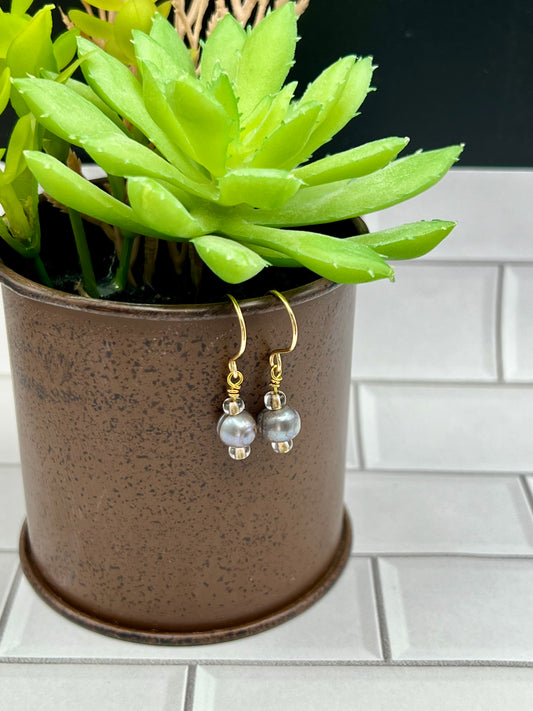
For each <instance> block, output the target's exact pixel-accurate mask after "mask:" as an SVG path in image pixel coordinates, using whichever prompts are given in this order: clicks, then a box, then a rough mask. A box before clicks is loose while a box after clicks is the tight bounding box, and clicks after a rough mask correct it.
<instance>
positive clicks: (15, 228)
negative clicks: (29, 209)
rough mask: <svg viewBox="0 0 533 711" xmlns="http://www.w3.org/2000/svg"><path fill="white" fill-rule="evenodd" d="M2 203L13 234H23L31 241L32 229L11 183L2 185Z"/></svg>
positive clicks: (0, 188) (0, 201)
mask: <svg viewBox="0 0 533 711" xmlns="http://www.w3.org/2000/svg"><path fill="white" fill-rule="evenodd" d="M0 204H1V205H2V207H3V208H4V210H5V214H6V218H7V221H8V224H9V230H10V232H11V234H12V235H23V236H24V238H25V239H27V240H28V241H31V237H32V229H31V227H30V224H29V222H28V218H27V217H26V213H25V212H24V208H23V207H22V204H21V202H20V200H19V199H18V197H17V194H16V193H15V191H14V190H13V187H12V186H11V185H2V186H0ZM24 246H25V245H24Z"/></svg>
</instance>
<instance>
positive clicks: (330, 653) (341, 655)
mask: <svg viewBox="0 0 533 711" xmlns="http://www.w3.org/2000/svg"><path fill="white" fill-rule="evenodd" d="M1 656H6V657H9V658H13V659H20V658H35V659H64V658H71V659H117V660H118V659H130V660H142V659H153V660H167V661H172V660H174V661H179V660H181V661H183V660H208V659H209V660H231V661H234V660H243V661H254V660H264V661H275V660H276V661H277V660H281V661H287V660H288V661H291V660H300V661H312V660H376V659H380V658H381V651H380V641H379V634H378V623H377V613H376V609H375V604H374V595H373V587H372V575H371V569H370V562H369V561H368V560H365V559H356V560H351V561H349V563H348V566H347V569H346V570H345V571H344V573H343V574H342V575H341V577H340V579H339V580H338V581H337V582H336V583H335V585H334V586H333V587H332V589H331V590H330V591H329V592H328V593H327V595H326V596H325V597H324V598H322V599H321V600H319V601H318V602H317V603H316V604H315V605H313V606H312V607H311V608H310V609H309V610H307V611H306V612H304V613H303V614H301V615H299V616H298V617H295V618H294V619H293V620H290V621H289V622H286V623H285V624H283V625H280V626H279V627H275V628H273V629H271V630H268V631H266V632H262V633H261V634H258V635H254V636H253V637H247V638H245V639H239V640H235V641H232V642H224V643H221V644H210V645H205V646H197V647H153V646H152V647H147V646H146V645H142V644H134V643H129V642H122V641H119V640H116V639H111V638H110V637H104V636H102V635H100V634H97V633H95V632H91V631H89V630H86V629H84V628H82V627H79V626H78V625H75V624H74V623H72V622H69V621H67V620H66V619H64V618H63V617H61V616H60V615H58V614H57V613H55V612H54V611H53V610H51V609H50V608H49V607H48V606H47V605H45V603H44V602H42V601H41V599H40V598H38V597H37V595H36V594H35V593H34V592H33V590H32V589H31V588H30V586H29V583H28V582H27V581H26V580H25V579H22V580H21V583H20V586H19V588H18V590H17V593H16V595H15V598H14V602H13V607H12V610H11V614H10V616H9V619H8V621H7V624H6V628H5V631H4V635H3V637H2V639H1V641H0V657H1Z"/></svg>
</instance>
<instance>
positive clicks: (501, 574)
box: [379, 557, 533, 688]
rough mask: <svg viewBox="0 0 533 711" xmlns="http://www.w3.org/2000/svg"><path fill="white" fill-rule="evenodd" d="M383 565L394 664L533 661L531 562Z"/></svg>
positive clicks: (395, 561) (397, 561)
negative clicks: (410, 662) (419, 660)
mask: <svg viewBox="0 0 533 711" xmlns="http://www.w3.org/2000/svg"><path fill="white" fill-rule="evenodd" d="M379 565H380V577H381V582H382V588H383V599H384V605H385V614H386V618H387V627H388V631H389V637H390V643H391V650H392V658H393V659H395V660H407V659H409V660H417V659H423V660H436V659H439V660H467V659H468V660H480V661H503V662H517V661H531V659H532V657H533V635H531V634H529V632H528V631H530V630H532V629H533V605H532V604H531V603H532V600H533V597H532V592H531V591H532V590H533V561H532V560H531V559H527V558H521V559H520V558H515V559H503V558H493V559H491V558H451V557H441V558H438V557H435V558H428V557H424V558H389V559H384V560H381V561H380V564H379ZM532 688H533V687H532Z"/></svg>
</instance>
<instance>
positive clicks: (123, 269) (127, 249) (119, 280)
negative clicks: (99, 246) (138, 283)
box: [113, 231, 136, 291]
mask: <svg viewBox="0 0 533 711" xmlns="http://www.w3.org/2000/svg"><path fill="white" fill-rule="evenodd" d="M122 236H123V237H124V243H123V244H122V250H121V252H120V260H119V263H118V267H117V271H116V274H115V278H114V279H113V283H114V285H115V289H116V291H124V289H125V288H126V283H127V281H128V274H129V271H130V262H131V253H132V251H133V243H134V242H135V237H136V235H135V234H134V233H133V232H124V231H123V232H122Z"/></svg>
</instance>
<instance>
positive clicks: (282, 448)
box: [270, 439, 293, 454]
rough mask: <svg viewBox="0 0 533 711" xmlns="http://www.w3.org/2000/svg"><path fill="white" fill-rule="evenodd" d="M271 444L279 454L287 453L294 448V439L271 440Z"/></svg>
mask: <svg viewBox="0 0 533 711" xmlns="http://www.w3.org/2000/svg"><path fill="white" fill-rule="evenodd" d="M270 445H271V447H272V449H273V450H274V452H276V453H277V454H287V453H288V452H290V451H291V449H292V446H293V441H292V439H290V440H289V441H288V442H271V443H270Z"/></svg>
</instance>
